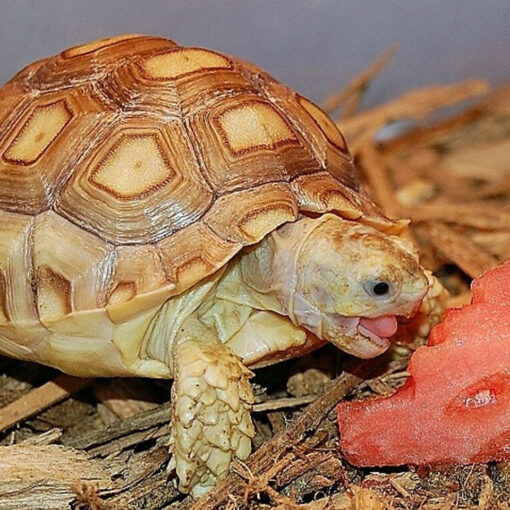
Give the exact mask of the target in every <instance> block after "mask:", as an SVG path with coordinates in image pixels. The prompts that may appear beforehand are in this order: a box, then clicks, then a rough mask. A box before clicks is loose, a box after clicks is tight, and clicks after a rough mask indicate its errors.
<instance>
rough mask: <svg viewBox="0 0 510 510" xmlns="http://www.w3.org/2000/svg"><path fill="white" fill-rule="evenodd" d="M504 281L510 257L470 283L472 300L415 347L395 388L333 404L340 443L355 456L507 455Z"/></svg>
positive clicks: (449, 458)
mask: <svg viewBox="0 0 510 510" xmlns="http://www.w3.org/2000/svg"><path fill="white" fill-rule="evenodd" d="M509 288H510V264H508V263H507V264H504V265H503V266H500V267H499V268H497V269H496V270H494V271H493V272H489V273H486V274H485V275H484V276H483V277H482V278H481V279H480V280H479V281H478V282H477V283H476V284H474V285H473V303H475V304H472V305H467V306H464V307H463V308H460V309H454V310H449V311H448V313H447V315H446V317H445V319H444V320H443V322H442V323H441V324H439V325H437V326H436V327H435V328H434V329H433V331H432V333H431V335H430V339H429V345H428V346H426V347H420V348H419V349H418V350H417V351H416V352H415V353H414V354H413V356H412V358H411V362H410V364H409V369H408V370H409V372H410V374H411V375H410V377H409V379H408V380H407V382H406V384H405V385H404V386H403V387H402V388H401V389H400V390H398V391H397V392H396V393H395V394H394V395H392V396H390V397H388V398H381V399H375V400H371V401H365V402H344V403H340V404H339V405H338V407H337V415H338V423H339V427H340V436H341V441H340V447H341V449H342V451H343V453H344V455H345V456H346V458H347V459H348V460H349V461H350V462H351V463H352V464H354V465H356V466H395V465H401V464H416V465H437V464H446V463H460V464H469V463H474V462H487V461H490V460H503V459H510V292H509ZM494 296H497V297H496V298H494ZM495 303H497V304H495ZM501 303H507V304H501Z"/></svg>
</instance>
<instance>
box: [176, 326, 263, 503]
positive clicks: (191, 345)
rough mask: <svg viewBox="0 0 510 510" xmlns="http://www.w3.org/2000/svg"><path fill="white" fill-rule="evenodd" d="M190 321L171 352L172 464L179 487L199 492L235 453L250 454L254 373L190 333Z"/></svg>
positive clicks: (239, 455)
mask: <svg viewBox="0 0 510 510" xmlns="http://www.w3.org/2000/svg"><path fill="white" fill-rule="evenodd" d="M186 322H187V323H188V324H185V326H188V327H185V330H186V332H185V333H184V334H185V335H186V336H184V337H181V340H180V341H178V342H177V343H176V345H175V346H174V353H173V354H174V356H173V360H174V377H175V379H174V383H173V386H172V408H173V413H172V430H171V436H170V437H171V440H170V445H171V446H170V448H171V451H172V453H173V456H172V459H171V461H170V465H169V468H171V469H173V468H174V469H175V470H176V472H177V475H178V477H179V490H181V491H182V492H191V493H192V495H193V496H194V497H199V496H201V495H202V494H203V493H205V492H207V491H208V490H209V489H210V488H211V487H213V486H214V485H215V484H216V482H217V481H218V480H220V479H221V478H224V477H225V476H226V475H227V473H228V470H229V466H230V463H231V461H232V459H233V458H234V457H237V458H238V459H241V460H244V459H246V458H247V457H248V455H249V454H250V451H251V438H252V437H253V435H254V428H253V424H252V421H251V417H250V411H251V407H252V404H253V393H252V390H251V386H250V383H249V378H250V377H251V376H252V375H253V374H252V373H251V372H250V370H248V369H247V368H246V367H245V366H244V365H243V363H242V362H241V360H240V358H239V357H238V356H236V355H235V354H233V353H232V351H231V350H230V349H229V348H228V347H227V346H226V345H225V344H222V343H221V342H220V341H219V340H216V341H213V340H211V338H210V335H208V336H206V337H205V338H204V336H202V335H200V336H199V335H189V331H190V328H189V326H190V324H189V322H190V321H189V320H188V321H186ZM197 322H198V321H197ZM193 329H194V328H191V330H193ZM199 329H202V328H199ZM208 331H209V332H210V330H208Z"/></svg>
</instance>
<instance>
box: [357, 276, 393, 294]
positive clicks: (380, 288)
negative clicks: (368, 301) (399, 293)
mask: <svg viewBox="0 0 510 510" xmlns="http://www.w3.org/2000/svg"><path fill="white" fill-rule="evenodd" d="M363 288H364V289H365V292H366V293H367V294H368V295H369V296H370V297H373V298H376V299H377V298H385V297H387V296H389V295H390V294H392V292H393V287H392V285H391V283H388V282H384V281H381V280H370V281H368V282H366V283H365V285H364V286H363Z"/></svg>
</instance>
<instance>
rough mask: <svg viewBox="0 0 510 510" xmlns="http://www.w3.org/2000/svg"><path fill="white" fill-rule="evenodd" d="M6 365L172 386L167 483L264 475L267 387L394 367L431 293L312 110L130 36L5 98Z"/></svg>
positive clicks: (41, 65)
mask: <svg viewBox="0 0 510 510" xmlns="http://www.w3.org/2000/svg"><path fill="white" fill-rule="evenodd" d="M0 158H1V159H0V353H2V354H4V355H7V356H11V357H14V358H19V359H22V360H31V361H36V362H39V363H44V364H46V365H50V366H53V367H56V368H58V369H60V370H62V371H64V372H66V373H69V374H73V375H76V376H98V377H101V376H144V377H153V378H173V379H174V381H173V385H172V390H171V393H172V394H171V399H172V407H173V413H172V414H173V417H172V427H171V451H172V453H173V455H172V458H171V462H170V467H171V468H174V469H175V470H176V472H177V475H178V478H179V484H180V485H179V487H180V490H181V491H183V492H190V491H192V493H193V495H195V496H198V495H200V494H202V493H203V492H205V491H207V490H208V489H209V488H210V487H212V486H213V485H214V484H215V483H216V481H217V480H218V479H220V478H222V477H224V476H225V475H226V473H227V472H228V469H229V464H230V462H231V461H232V459H233V458H234V457H237V458H239V459H245V458H246V457H247V456H248V455H249V453H250V449H251V438H252V436H253V435H254V429H253V425H252V422H251V418H250V409H251V405H252V403H253V394H252V390H251V387H250V384H249V378H250V377H251V376H252V372H251V370H250V369H251V368H254V367H255V368H256V367H260V366H264V365H268V364H271V363H275V362H277V361H280V360H285V359H288V358H291V357H294V356H299V355H302V354H304V353H306V352H309V351H311V350H313V349H315V348H317V347H319V346H321V345H323V344H324V343H326V342H331V343H333V344H334V345H336V346H338V347H339V348H340V349H342V350H344V351H346V352H348V353H351V354H353V355H355V356H358V357H361V358H370V357H373V356H377V355H379V354H381V353H382V352H384V351H385V350H386V349H387V348H388V346H389V345H390V341H389V337H391V336H392V335H393V333H394V332H395V330H396V327H397V325H396V316H403V317H410V316H412V315H413V314H414V313H415V312H416V310H417V308H418V307H419V306H420V303H421V302H422V299H423V298H424V296H425V295H426V293H427V290H428V288H429V283H428V278H427V276H426V274H425V272H424V270H423V269H422V267H421V266H420V263H419V260H418V256H417V253H416V251H415V249H414V248H413V246H412V245H411V244H410V243H409V242H408V241H406V240H405V239H404V238H402V237H401V236H399V234H400V233H401V232H402V230H403V228H404V225H405V223H404V222H402V221H396V220H392V219H389V218H387V217H385V216H384V214H382V212H380V210H379V209H378V208H377V207H376V206H375V205H374V203H373V202H372V201H371V200H370V199H369V198H368V195H367V194H366V193H365V192H364V191H363V190H362V189H361V187H360V184H359V179H358V175H357V172H356V169H355V166H354V162H353V158H352V157H351V155H350V153H349V150H348V148H347V145H346V142H345V139H344V137H343V136H342V134H341V132H340V131H339V130H338V129H337V127H336V126H335V124H334V123H333V122H332V121H331V120H330V119H329V118H328V116H327V115H326V114H325V113H324V112H323V111H322V110H321V109H320V108H319V107H318V106H316V105H315V104H314V103H312V102H311V101H309V100H308V99H306V98H305V97H303V96H302V95H300V94H298V93H296V92H294V91H293V90H291V89H290V88H288V87H287V86H285V85H283V84H281V83H279V82H278V81H276V80H275V79H274V78H272V77H271V76H270V75H269V74H267V73H266V72H264V71H262V70H261V69H259V68H257V67H255V66H254V65H252V64H250V63H248V62H245V61H242V60H240V59H237V58H234V57H230V56H227V55H223V54H221V53H217V52H215V51H211V50H208V49H204V48H198V47H183V46H180V45H178V44H176V43H175V42H172V41H170V40H167V39H164V38H159V37H149V36H143V35H122V36H117V37H113V38H109V39H103V40H99V41H95V42H91V43H88V44H84V45H81V46H77V47H74V48H71V49H68V50H66V51H64V52H63V53H60V54H59V55H57V56H54V57H51V58H46V59H43V60H40V61H38V62H35V63H33V64H31V65H29V66H27V67H26V68H24V69H23V70H21V71H20V72H19V73H18V74H17V75H16V76H14V77H13V78H12V79H11V80H10V81H9V82H8V83H7V84H5V85H4V86H3V88H2V89H0Z"/></svg>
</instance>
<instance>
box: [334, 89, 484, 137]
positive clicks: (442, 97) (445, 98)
mask: <svg viewBox="0 0 510 510" xmlns="http://www.w3.org/2000/svg"><path fill="white" fill-rule="evenodd" d="M488 90H489V86H488V84H487V83H486V82H485V81H483V80H468V81H464V82H461V83H454V84H452V85H434V86H431V87H424V88H420V89H416V90H412V91H411V92H408V93H407V94H404V95H402V96H400V97H398V98H397V99H394V100H393V101H389V102H388V103H385V104H383V105H381V106H377V107H375V108H372V109H370V110H366V111H364V112H363V113H360V114H358V115H356V116H354V117H349V118H346V119H343V120H341V121H339V122H338V126H339V127H340V129H341V130H342V132H343V133H344V135H345V136H346V137H347V139H348V140H351V139H352V138H355V137H356V136H360V134H362V133H363V132H368V133H370V135H372V134H375V133H376V132H377V131H379V129H380V128H381V127H383V126H384V125H386V124H388V123H390V122H395V121H397V120H404V119H418V118H422V117H426V116H427V115H429V114H430V113H432V112H434V111H435V110H438V109H439V108H444V107H446V106H451V105H454V104H457V103H459V102H461V101H464V100H466V99H470V98H473V97H476V96H480V95H482V94H485V93H486V92H487V91H488Z"/></svg>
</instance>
